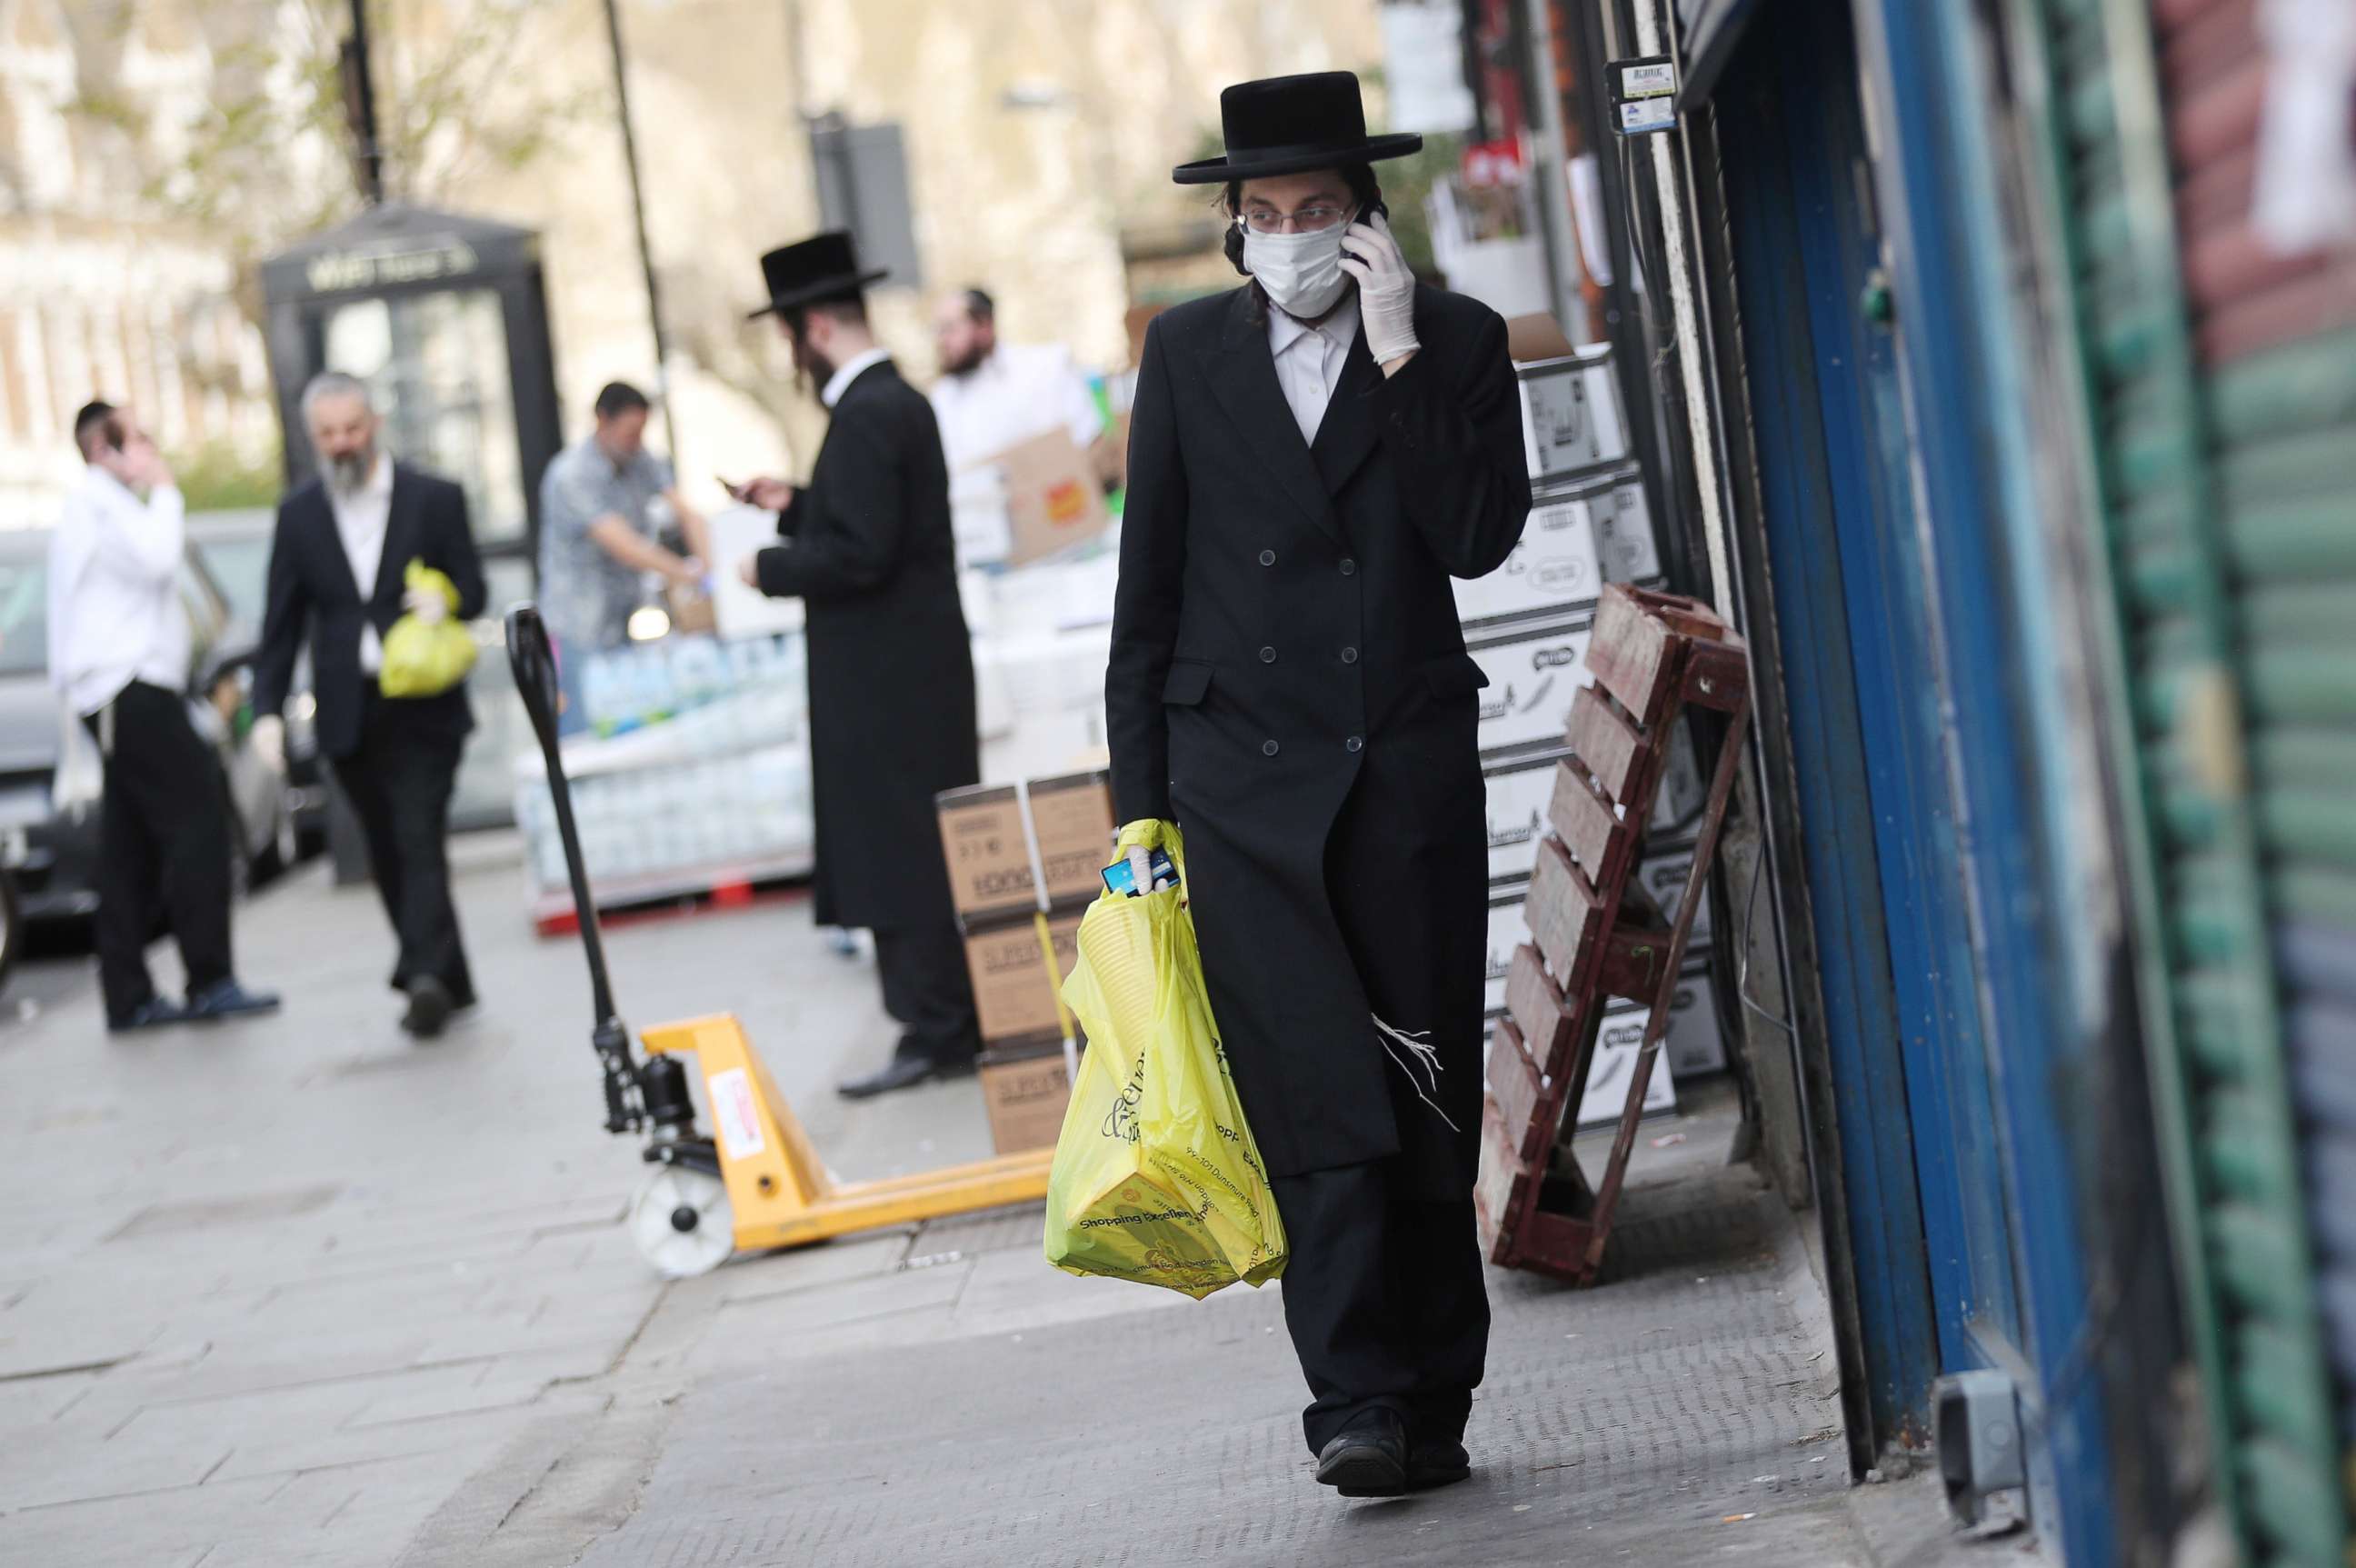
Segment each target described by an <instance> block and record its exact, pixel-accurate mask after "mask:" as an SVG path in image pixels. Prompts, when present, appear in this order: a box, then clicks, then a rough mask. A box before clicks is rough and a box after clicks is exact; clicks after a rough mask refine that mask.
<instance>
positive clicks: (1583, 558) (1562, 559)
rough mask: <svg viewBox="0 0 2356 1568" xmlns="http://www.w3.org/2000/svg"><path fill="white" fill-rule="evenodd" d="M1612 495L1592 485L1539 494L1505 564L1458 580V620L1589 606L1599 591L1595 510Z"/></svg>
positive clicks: (1487, 620) (1537, 615) (1484, 622)
mask: <svg viewBox="0 0 2356 1568" xmlns="http://www.w3.org/2000/svg"><path fill="white" fill-rule="evenodd" d="M1599 509H1600V512H1601V515H1604V516H1608V515H1610V513H1611V510H1612V491H1611V490H1610V489H1598V488H1597V487H1595V486H1593V485H1587V486H1582V487H1580V488H1578V489H1558V490H1556V491H1554V492H1552V493H1546V492H1541V493H1539V494H1538V495H1537V496H1536V497H1535V498H1533V500H1532V503H1531V506H1530V517H1529V521H1527V522H1526V523H1524V524H1523V525H1522V537H1521V539H1520V541H1519V542H1516V543H1515V546H1514V553H1512V554H1510V555H1508V556H1506V557H1505V564H1503V565H1501V566H1499V567H1498V568H1497V569H1496V570H1495V571H1494V572H1492V573H1490V574H1489V575H1487V576H1485V577H1475V578H1472V579H1470V580H1466V579H1463V578H1459V579H1457V581H1456V617H1457V618H1458V619H1459V620H1461V621H1462V622H1463V623H1464V624H1465V625H1466V626H1468V627H1469V626H1488V625H1495V624H1498V623H1501V622H1509V621H1527V620H1543V619H1546V618H1549V617H1560V616H1562V615H1564V614H1566V613H1569V612H1570V611H1573V610H1578V609H1583V608H1586V607H1590V606H1592V605H1593V604H1594V603H1595V601H1596V599H1597V598H1598V597H1599V596H1601V594H1602V592H1603V582H1604V577H1603V569H1602V565H1601V562H1600V560H1599V559H1598V556H1597V546H1598V529H1597V519H1598V516H1599Z"/></svg>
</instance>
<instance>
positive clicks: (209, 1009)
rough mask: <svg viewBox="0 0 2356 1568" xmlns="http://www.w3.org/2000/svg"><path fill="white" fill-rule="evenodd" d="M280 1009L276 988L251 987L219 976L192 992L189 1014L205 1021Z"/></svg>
mask: <svg viewBox="0 0 2356 1568" xmlns="http://www.w3.org/2000/svg"><path fill="white" fill-rule="evenodd" d="M277 1011H278V993H276V992H275V991H248V990H247V989H246V988H245V987H244V986H242V985H240V984H239V983H237V982H236V981H235V980H217V981H215V982H213V983H211V984H210V985H208V986H206V987H205V988H204V989H203V990H202V991H193V992H190V993H188V1012H187V1015H188V1016H189V1017H190V1018H192V1019H196V1020H198V1021H201V1022H211V1021H213V1020H216V1019H221V1018H252V1017H254V1016H256V1015H260V1014H263V1013H275V1012H277Z"/></svg>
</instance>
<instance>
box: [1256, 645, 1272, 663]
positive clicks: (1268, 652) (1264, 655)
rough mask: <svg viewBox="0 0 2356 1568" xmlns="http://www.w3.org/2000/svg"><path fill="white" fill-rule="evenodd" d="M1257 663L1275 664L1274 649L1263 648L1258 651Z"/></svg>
mask: <svg viewBox="0 0 2356 1568" xmlns="http://www.w3.org/2000/svg"><path fill="white" fill-rule="evenodd" d="M1259 661H1260V662H1261V663H1262V664H1273V663H1275V662H1276V650H1275V649H1273V648H1263V649H1261V650H1259Z"/></svg>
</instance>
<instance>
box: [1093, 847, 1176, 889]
mask: <svg viewBox="0 0 2356 1568" xmlns="http://www.w3.org/2000/svg"><path fill="white" fill-rule="evenodd" d="M1145 870H1146V875H1148V876H1150V877H1151V878H1152V879H1153V886H1151V887H1150V888H1148V887H1140V886H1138V885H1137V873H1136V872H1134V871H1132V870H1130V865H1129V857H1128V856H1127V855H1123V856H1121V857H1120V858H1119V860H1116V861H1114V862H1113V863H1112V864H1111V865H1108V866H1106V867H1105V868H1104V885H1105V891H1106V892H1108V893H1118V894H1120V895H1122V896H1123V897H1130V898H1135V897H1141V896H1142V895H1143V894H1146V893H1159V892H1161V891H1162V889H1163V888H1165V887H1175V886H1178V868H1177V867H1176V866H1175V865H1172V864H1171V863H1170V856H1169V854H1168V853H1167V852H1166V851H1163V850H1158V849H1157V850H1155V851H1154V852H1153V854H1152V855H1151V857H1149V858H1148V860H1147V861H1146V866H1145Z"/></svg>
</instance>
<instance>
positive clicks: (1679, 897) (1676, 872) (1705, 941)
mask: <svg viewBox="0 0 2356 1568" xmlns="http://www.w3.org/2000/svg"><path fill="white" fill-rule="evenodd" d="M1693 858H1694V846H1693V845H1692V844H1691V843H1681V844H1671V845H1664V846H1662V847H1660V848H1657V849H1656V848H1655V847H1653V846H1652V845H1651V844H1649V843H1648V844H1646V845H1645V847H1644V862H1643V864H1642V865H1638V866H1637V867H1636V880H1637V881H1638V882H1639V883H1640V884H1642V885H1643V886H1644V891H1645V892H1647V893H1649V894H1651V895H1652V897H1653V902H1654V903H1655V904H1658V905H1659V906H1660V907H1661V914H1662V916H1663V917H1664V918H1667V919H1671V920H1674V919H1676V918H1677V906H1678V905H1680V904H1681V903H1683V902H1684V901H1685V893H1686V877H1687V875H1689V874H1690V873H1691V872H1692V870H1693ZM1708 950H1709V884H1708V881H1707V880H1704V882H1703V883H1702V889H1701V902H1700V903H1699V904H1697V906H1695V908H1694V918H1693V934H1692V935H1691V936H1690V937H1688V938H1687V942H1686V952H1687V956H1688V957H1691V956H1693V955H1696V954H1700V953H1707V952H1708Z"/></svg>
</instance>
